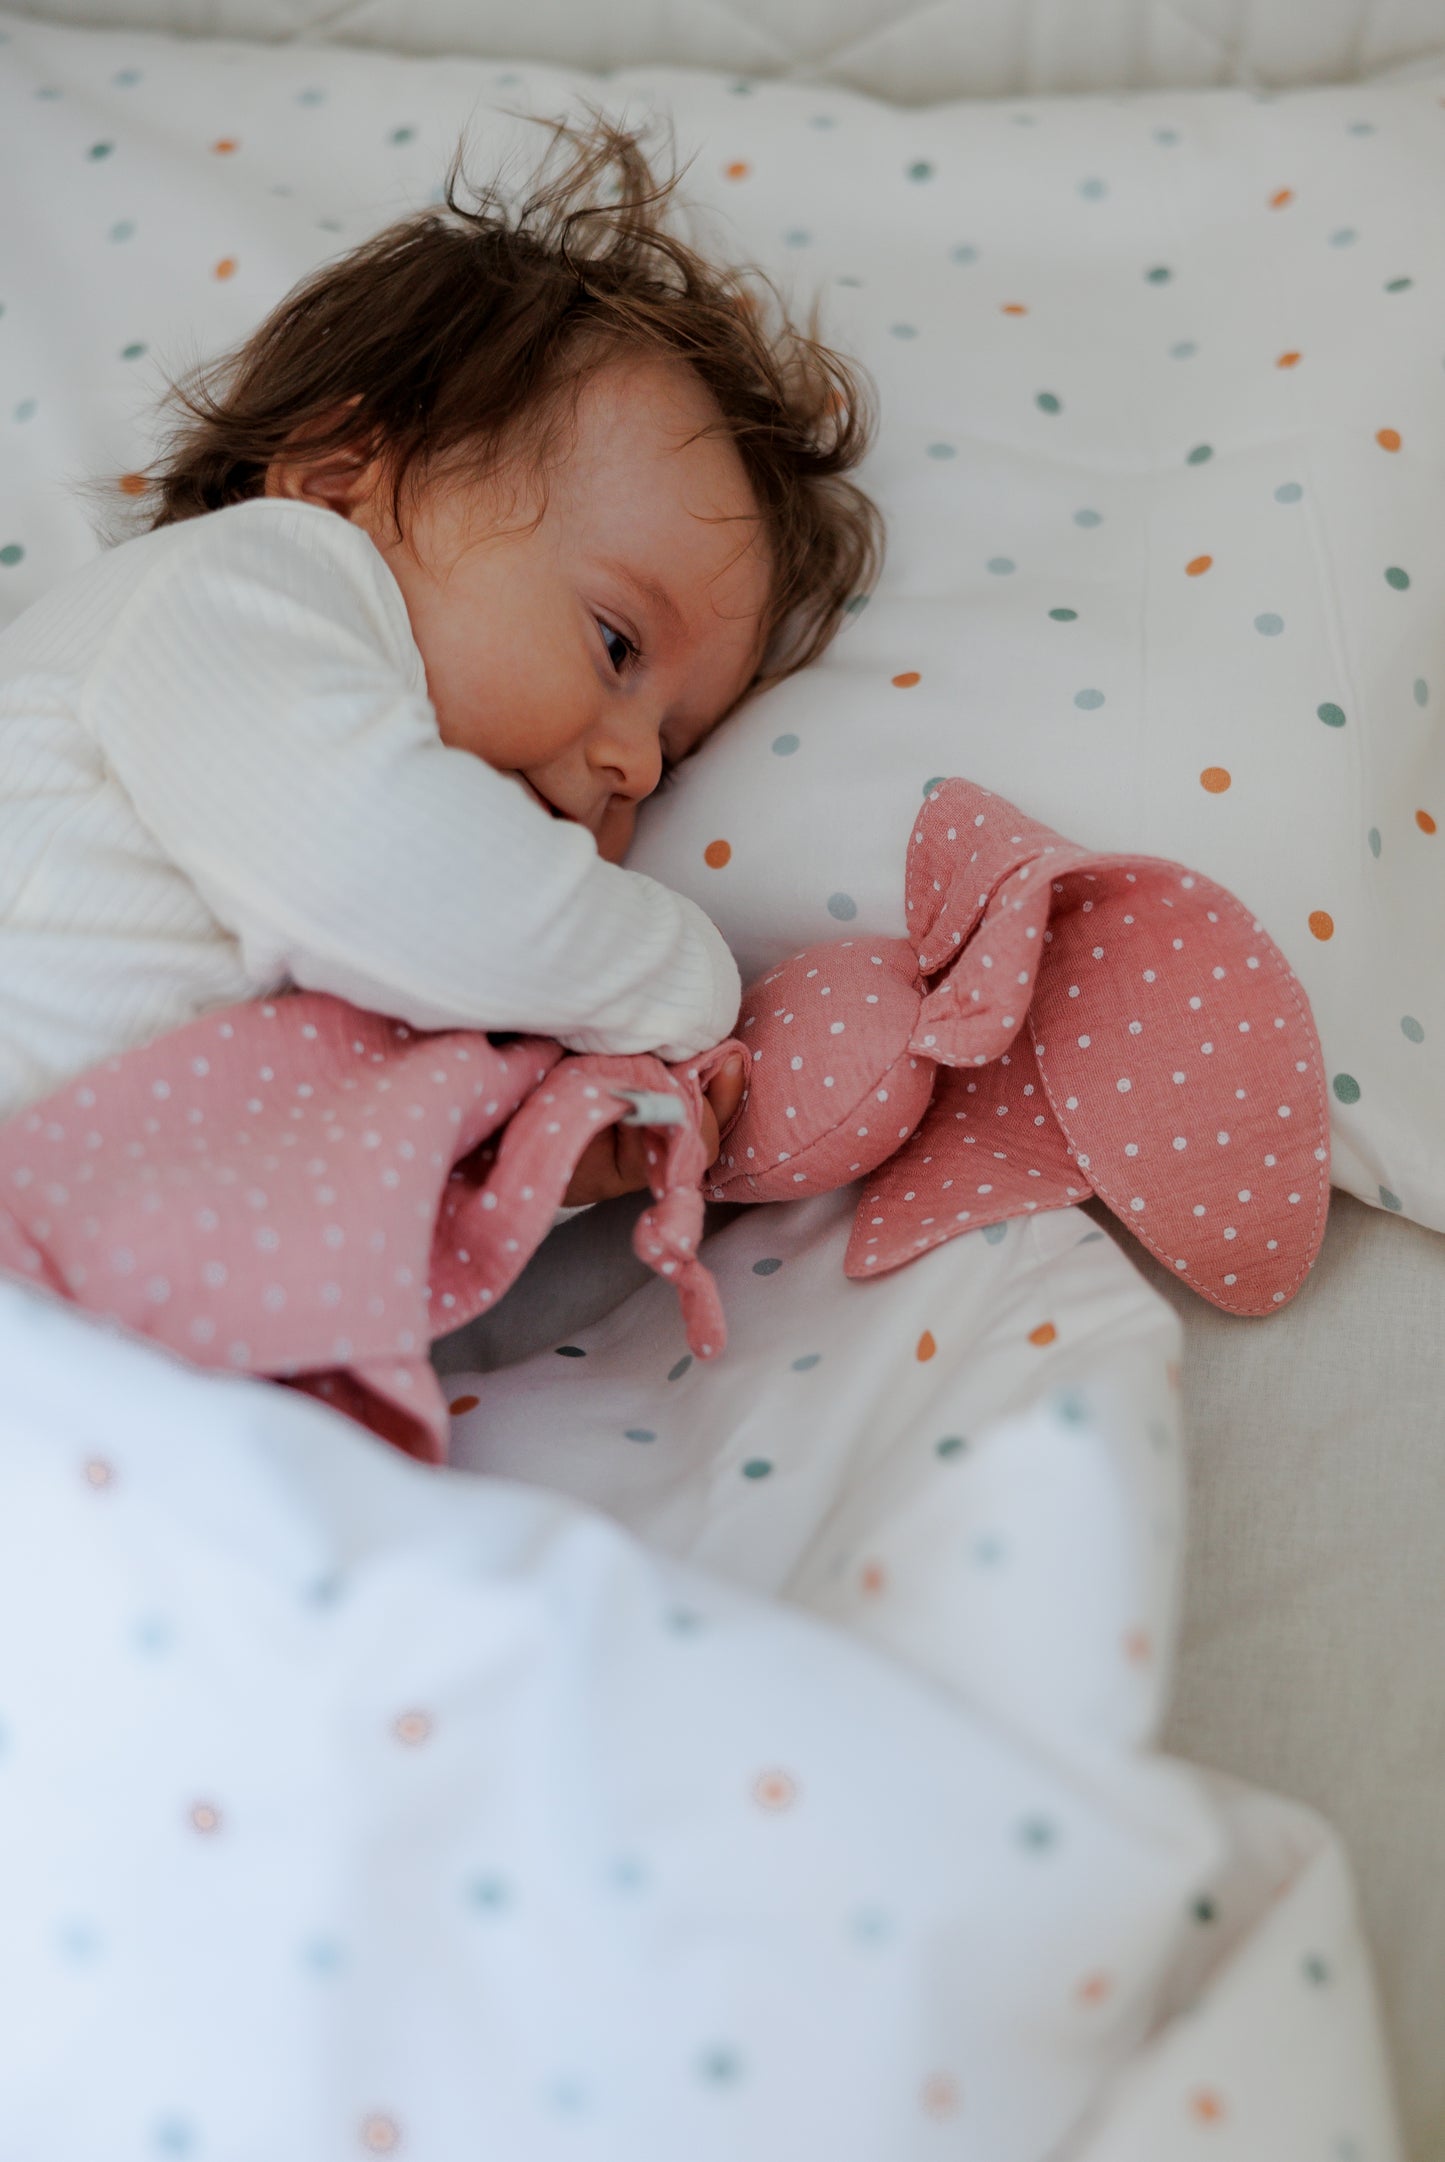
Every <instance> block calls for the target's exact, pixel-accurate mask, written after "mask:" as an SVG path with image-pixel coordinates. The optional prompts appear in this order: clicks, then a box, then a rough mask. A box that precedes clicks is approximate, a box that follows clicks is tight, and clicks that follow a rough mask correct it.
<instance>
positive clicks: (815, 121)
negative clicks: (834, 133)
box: [808, 113, 838, 128]
mask: <svg viewBox="0 0 1445 2162" xmlns="http://www.w3.org/2000/svg"><path fill="white" fill-rule="evenodd" d="M837 125H838V123H837V121H836V120H835V119H834V117H833V115H832V114H831V113H814V115H813V117H812V119H811V120H810V121H809V122H808V126H809V127H810V128H835V127H836V126H837Z"/></svg>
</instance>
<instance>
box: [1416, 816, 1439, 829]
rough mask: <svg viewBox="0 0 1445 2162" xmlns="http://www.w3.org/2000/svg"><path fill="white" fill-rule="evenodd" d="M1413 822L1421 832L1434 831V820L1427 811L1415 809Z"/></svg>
mask: <svg viewBox="0 0 1445 2162" xmlns="http://www.w3.org/2000/svg"><path fill="white" fill-rule="evenodd" d="M1415 823H1416V825H1417V826H1418V827H1419V828H1420V831H1421V832H1422V833H1433V832H1434V831H1435V821H1434V819H1433V818H1432V817H1431V816H1430V813H1429V812H1428V811H1417V812H1416V813H1415Z"/></svg>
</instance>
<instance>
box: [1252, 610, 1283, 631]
mask: <svg viewBox="0 0 1445 2162" xmlns="http://www.w3.org/2000/svg"><path fill="white" fill-rule="evenodd" d="M1254 627H1255V629H1256V630H1257V631H1258V632H1259V635H1260V637H1261V638H1278V636H1279V634H1280V632H1281V631H1282V630H1283V629H1284V617H1283V616H1277V615H1275V614H1274V612H1273V611H1272V610H1267V611H1266V612H1265V614H1264V615H1262V616H1256V617H1255V619H1254Z"/></svg>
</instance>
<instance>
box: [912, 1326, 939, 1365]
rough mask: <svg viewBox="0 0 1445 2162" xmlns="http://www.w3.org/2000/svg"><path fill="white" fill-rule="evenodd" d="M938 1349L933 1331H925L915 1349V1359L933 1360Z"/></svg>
mask: <svg viewBox="0 0 1445 2162" xmlns="http://www.w3.org/2000/svg"><path fill="white" fill-rule="evenodd" d="M937 1349H938V1346H937V1344H935V1342H934V1341H933V1331H932V1329H925V1330H924V1332H923V1334H922V1336H920V1337H919V1339H918V1342H917V1344H916V1346H915V1347H914V1352H913V1356H914V1358H915V1359H931V1358H932V1357H933V1354H934V1352H935V1351H937Z"/></svg>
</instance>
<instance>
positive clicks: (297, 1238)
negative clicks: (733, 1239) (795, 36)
mask: <svg viewBox="0 0 1445 2162" xmlns="http://www.w3.org/2000/svg"><path fill="white" fill-rule="evenodd" d="M905 898H906V903H907V917H908V928H909V937H908V939H907V940H906V941H905V940H898V939H856V938H854V939H844V940H842V941H841V942H837V943H834V944H830V945H827V946H818V947H814V948H812V949H810V950H809V951H808V952H806V953H802V954H798V955H795V956H794V958H793V960H791V961H790V962H788V963H787V964H786V966H784V967H783V968H780V969H775V970H773V971H772V972H771V973H770V974H769V975H768V976H766V977H765V978H764V979H763V981H762V982H761V983H760V984H757V985H755V986H753V988H752V989H751V990H750V991H749V992H748V994H747V995H746V997H745V1000H744V1005H743V1013H742V1017H741V1020H740V1024H739V1031H738V1037H739V1038H740V1039H741V1043H740V1042H739V1041H738V1040H737V1039H733V1038H730V1039H728V1040H727V1041H726V1042H724V1043H721V1044H719V1045H718V1046H716V1048H715V1049H713V1050H712V1051H709V1052H708V1053H707V1054H706V1055H705V1056H704V1057H702V1058H699V1059H697V1060H694V1061H692V1062H690V1063H688V1064H686V1065H684V1066H680V1067H667V1066H664V1065H662V1064H661V1063H660V1062H659V1061H658V1060H657V1059H654V1058H646V1057H638V1058H594V1057H570V1056H567V1055H565V1054H564V1053H563V1052H562V1051H561V1049H560V1047H559V1046H558V1045H557V1044H555V1043H550V1042H547V1041H545V1040H544V1039H541V1038H536V1037H530V1038H517V1039H513V1040H510V1041H507V1040H493V1039H491V1038H488V1037H487V1036H484V1035H480V1034H476V1033H472V1032H461V1033H449V1034H440V1035H418V1034H417V1033H416V1032H415V1031H413V1030H411V1029H409V1028H406V1027H405V1026H403V1025H402V1024H400V1023H397V1022H393V1021H387V1020H383V1019H380V1018H378V1017H377V1016H376V1015H373V1014H365V1013H360V1012H358V1011H357V1010H356V1009H355V1008H354V1007H351V1006H348V1005H345V1004H343V1003H342V1001H340V1000H339V999H334V998H329V997H325V996H322V995H320V994H309V993H308V994H299V993H298V994H294V995H289V996H286V997H282V998H277V999H271V1000H267V1001H265V1002H264V1003H258V1004H254V1005H248V1006H239V1007H233V1008H231V1009H229V1010H228V1011H227V1012H225V1013H220V1014H213V1015H210V1016H208V1017H206V1018H205V1019H203V1020H201V1021H197V1022H194V1023H192V1024H191V1025H190V1026H189V1027H187V1028H184V1029H181V1030H178V1031H177V1032H176V1033H175V1034H174V1035H171V1036H167V1037H164V1038H162V1039H161V1041H160V1042H158V1043H155V1044H152V1045H150V1046H148V1047H147V1048H145V1049H143V1050H138V1051H132V1052H129V1053H127V1054H126V1055H125V1056H124V1057H122V1058H118V1059H111V1060H110V1061H108V1062H107V1063H106V1064H105V1065H104V1066H101V1067H98V1068H96V1069H95V1070H94V1071H93V1072H91V1073H89V1074H87V1075H86V1076H84V1077H83V1079H82V1080H81V1081H79V1082H76V1083H72V1084H70V1085H68V1086H67V1087H65V1088H63V1089H61V1090H60V1091H58V1092H57V1093H56V1094H55V1095H54V1096H52V1097H51V1098H50V1099H49V1100H48V1101H47V1102H45V1103H43V1104H41V1105H39V1106H38V1107H37V1108H36V1109H34V1110H32V1111H29V1112H27V1113H23V1114H21V1115H19V1116H17V1117H16V1118H13V1119H11V1120H10V1121H8V1123H7V1124H5V1125H4V1126H3V1127H0V1268H5V1269H9V1270H11V1271H12V1272H14V1273H16V1274H19V1275H23V1276H26V1277H28V1278H30V1279H31V1280H32V1281H36V1282H40V1283H43V1284H45V1285H47V1286H48V1287H49V1288H50V1289H51V1290H52V1291H53V1292H55V1293H57V1294H58V1295H59V1296H61V1297H63V1298H68V1299H72V1300H74V1301H76V1302H77V1303H78V1304H80V1305H83V1306H86V1307H88V1308H90V1309H92V1310H93V1311H95V1312H97V1313H100V1314H104V1315H109V1316H112V1317H114V1318H115V1319H117V1320H119V1321H121V1322H124V1323H125V1324H126V1325H127V1326H128V1327H130V1328H132V1329H136V1330H138V1331H140V1332H141V1333H142V1334H144V1335H147V1336H150V1337H154V1338H155V1339H156V1340H157V1341H159V1342H161V1343H163V1344H166V1345H168V1346H169V1347H170V1348H171V1349H172V1350H174V1351H176V1352H179V1353H181V1354H182V1355H183V1356H185V1357H186V1358H188V1359H191V1360H193V1361H196V1362H197V1363H199V1364H202V1365H208V1366H219V1367H228V1368H231V1369H234V1370H237V1371H242V1372H248V1373H257V1374H266V1375H270V1376H273V1377H275V1378H276V1379H279V1380H285V1381H289V1382H291V1383H293V1384H294V1385H295V1386H297V1387H301V1388H306V1389H309V1390H311V1391H313V1392H314V1393H316V1394H319V1395H321V1396H323V1397H326V1398H327V1399H328V1400H329V1401H330V1402H332V1403H334V1404H336V1405H337V1406H338V1407H339V1408H341V1409H343V1410H346V1411H348V1412H350V1413H351V1414H352V1415H353V1416H354V1417H356V1418H358V1419H360V1420H362V1421H363V1422H364V1423H365V1424H367V1425H368V1426H370V1427H372V1428H373V1429H374V1430H375V1431H376V1432H377V1433H380V1434H382V1435H384V1436H385V1437H386V1438H388V1439H390V1440H393V1441H396V1442H398V1443H399V1444H400V1445H401V1446H402V1447H404V1448H406V1449H409V1450H411V1451H412V1452H413V1453H414V1454H416V1455H419V1456H422V1457H426V1458H429V1459H432V1460H440V1459H442V1458H443V1457H444V1456H445V1454H446V1441H447V1407H446V1405H445V1403H444V1402H443V1399H442V1395H441V1391H440V1388H439V1385H438V1383H437V1381H436V1379H435V1376H434V1375H433V1372H432V1369H431V1366H430V1364H429V1362H428V1358H427V1352H428V1348H429V1346H430V1343H431V1341H432V1339H433V1338H434V1337H436V1336H439V1335H442V1334H444V1333H446V1332H447V1331H449V1330H451V1329H454V1328H458V1327H460V1326H461V1325H462V1324H463V1323H464V1322H466V1321H468V1320H470V1319H471V1318H472V1317H473V1316H475V1315H476V1314H479V1313H481V1312H483V1311H485V1309H486V1308H487V1307H488V1306H490V1305H491V1304H493V1303H494V1302H495V1300H497V1299H498V1298H500V1297H501V1295H502V1293H503V1292H504V1291H505V1290H506V1289H507V1288H508V1286H509V1285H510V1284H511V1283H512V1282H513V1281H514V1280H515V1278H516V1277H517V1275H518V1274H519V1273H520V1271H521V1269H522V1267H523V1266H524V1264H525V1263H526V1261H527V1260H528V1259H529V1257H530V1256H531V1254H532V1253H533V1252H534V1250H535V1248H536V1247H537V1245H538V1244H539V1242H540V1241H541V1239H542V1238H543V1237H544V1236H545V1234H546V1232H547V1230H548V1228H549V1226H550V1224H551V1222H552V1220H553V1215H554V1211H555V1209H556V1206H557V1204H558V1202H559V1201H560V1200H561V1197H562V1194H563V1193H564V1191H565V1189H566V1186H567V1183H568V1180H569V1178H570V1176H571V1173H572V1170H573V1167H574V1165H575V1164H576V1162H577V1159H578V1157H579V1156H580V1155H581V1153H582V1151H583V1149H584V1148H585V1147H586V1145H587V1143H588V1142H589V1141H590V1140H591V1138H592V1136H593V1135H594V1134H595V1133H597V1132H598V1131H599V1130H600V1129H601V1128H602V1127H603V1126H604V1125H607V1124H609V1123H614V1122H616V1121H618V1120H619V1119H622V1118H623V1117H627V1118H629V1119H630V1120H631V1121H632V1122H633V1123H641V1124H643V1125H645V1126H647V1127H649V1128H650V1129H652V1132H651V1138H650V1141H649V1145H648V1167H649V1180H650V1184H651V1188H652V1194H653V1204H652V1206H651V1207H650V1208H648V1209H647V1210H645V1211H644V1213H643V1215H642V1216H641V1217H640V1218H639V1220H638V1223H637V1226H636V1230H635V1232H634V1245H635V1247H636V1250H637V1252H638V1253H639V1255H640V1256H641V1257H642V1258H643V1259H644V1260H645V1261H647V1262H648V1263H649V1264H650V1265H651V1266H652V1267H653V1268H654V1269H656V1270H657V1272H658V1273H659V1274H660V1275H662V1276H664V1277H666V1278H668V1279H669V1280H670V1281H671V1282H672V1283H673V1284H674V1285H675V1286H676V1288H677V1291H678V1295H679V1298H680V1300H681V1304H682V1311H683V1318H684V1322H685V1325H686V1328H687V1332H688V1342H689V1344H690V1345H691V1347H692V1349H693V1351H694V1352H695V1353H696V1354H697V1356H699V1357H700V1358H704V1359H705V1358H711V1357H714V1356H716V1354H717V1353H718V1352H719V1351H721V1349H722V1348H723V1344H724V1342H725V1337H724V1328H723V1318H722V1313H721V1309H720V1306H719V1302H718V1297H717V1291H716V1287H715V1286H714V1284H713V1282H712V1279H711V1277H710V1276H709V1274H708V1272H707V1270H706V1269H705V1268H704V1267H703V1265H702V1263H701V1262H700V1260H699V1259H698V1252H697V1249H698V1244H699V1240H700V1237H701V1231H702V1210H703V1203H702V1192H701V1187H702V1184H703V1180H704V1174H706V1183H707V1189H708V1191H709V1192H710V1193H711V1194H712V1195H713V1196H714V1197H715V1198H717V1199H719V1200H734V1201H772V1200H781V1199H793V1198H798V1197H801V1196H805V1195H809V1194H816V1193H823V1192H827V1191H829V1190H830V1189H831V1188H834V1187H837V1186H841V1185H845V1184H847V1183H848V1182H849V1181H850V1180H852V1179H861V1180H862V1181H863V1182H864V1194H863V1199H862V1201H861V1202H860V1204H859V1208H858V1212H857V1217H856V1221H855V1225H854V1230H853V1236H852V1240H851V1243H850V1245H849V1248H848V1254H847V1260H846V1267H847V1270H848V1273H849V1274H850V1275H853V1276H861V1277H866V1276H868V1275H870V1274H878V1273H881V1272H882V1271H884V1270H886V1269H890V1268H896V1267H897V1266H899V1264H900V1263H903V1262H906V1261H909V1260H912V1259H913V1258H914V1257H915V1256H916V1255H917V1254H919V1253H922V1252H924V1251H925V1250H926V1249H927V1248H929V1247H931V1246H936V1245H937V1244H939V1243H940V1241H942V1240H944V1239H948V1238H954V1237H957V1236H958V1234H959V1233H960V1232H962V1231H972V1230H977V1229H979V1228H981V1227H983V1226H985V1225H988V1224H990V1223H996V1222H997V1221H999V1219H1000V1218H1002V1217H1007V1216H1017V1215H1023V1214H1025V1213H1028V1212H1030V1211H1033V1210H1037V1209H1053V1208H1065V1207H1067V1206H1069V1204H1070V1203H1072V1202H1075V1201H1078V1200H1082V1199H1084V1198H1085V1197H1086V1196H1088V1195H1089V1194H1091V1193H1093V1194H1098V1195H1099V1196H1100V1198H1101V1199H1103V1200H1104V1201H1106V1202H1107V1203H1108V1205H1109V1207H1110V1208H1111V1209H1113V1211H1114V1212H1115V1214H1116V1215H1117V1216H1118V1217H1119V1219H1120V1221H1121V1222H1122V1223H1124V1224H1125V1225H1126V1226H1127V1227H1128V1229H1129V1230H1130V1231H1131V1232H1132V1233H1133V1234H1134V1235H1135V1236H1136V1237H1137V1238H1139V1239H1141V1240H1143V1242H1144V1243H1145V1244H1146V1245H1147V1246H1148V1247H1150V1248H1151V1250H1152V1251H1153V1252H1154V1253H1155V1254H1156V1255H1158V1256H1159V1258H1160V1259H1161V1260H1162V1261H1163V1262H1164V1263H1165V1265H1166V1266H1167V1267H1168V1268H1170V1269H1171V1270H1172V1271H1174V1273H1175V1274H1176V1275H1177V1276H1178V1277H1179V1279H1180V1280H1181V1281H1182V1282H1185V1283H1188V1284H1190V1285H1191V1286H1192V1287H1193V1288H1194V1289H1195V1290H1196V1291H1198V1292H1200V1293H1201V1294H1202V1295H1203V1296H1204V1297H1205V1298H1207V1299H1211V1300H1213V1301H1214V1302H1215V1303H1216V1304H1217V1305H1219V1306H1223V1307H1225V1308H1227V1309H1229V1310H1230V1311H1232V1312H1234V1313H1239V1314H1269V1313H1273V1312H1276V1311H1277V1310H1278V1308H1279V1307H1280V1306H1282V1305H1283V1304H1284V1303H1285V1301H1286V1300H1288V1299H1289V1298H1290V1297H1291V1296H1292V1295H1293V1293H1294V1292H1295V1291H1296V1290H1297V1289H1298V1287H1299V1285H1300V1284H1301V1283H1302V1282H1303V1280H1304V1277H1305V1275H1306V1273H1307V1271H1308V1270H1309V1268H1310V1267H1311V1266H1312V1264H1313V1261H1314V1258H1315V1255H1316V1253H1317V1252H1318V1249H1319V1243H1320V1238H1321V1236H1322V1233H1323V1228H1324V1219H1325V1210H1326V1205H1327V1200H1328V1180H1329V1128H1328V1119H1327V1116H1326V1098H1325V1083H1324V1071H1323V1065H1322V1061H1321V1058H1320V1048H1319V1042H1318V1039H1317V1037H1316V1034H1315V1029H1314V1023H1313V1020H1312V1019H1311V1016H1310V1011H1309V1006H1308V1004H1307V1002H1306V1000H1305V997H1304V994H1303V992H1302V991H1301V989H1300V987H1299V985H1298V983H1297V982H1296V981H1295V979H1294V977H1293V975H1292V974H1291V972H1290V970H1289V967H1288V964H1287V963H1286V961H1285V959H1284V957H1283V955H1282V954H1281V953H1280V952H1279V949H1278V948H1277V947H1276V946H1275V945H1274V944H1273V942H1272V941H1271V940H1270V938H1269V937H1268V936H1267V935H1266V934H1265V932H1264V930H1263V928H1262V927H1261V925H1260V924H1259V923H1258V922H1257V921H1256V920H1255V919H1254V918H1253V917H1252V916H1251V915H1250V913H1249V911H1248V910H1247V909H1246V908H1245V907H1244V906H1243V905H1242V903H1240V902H1239V901H1238V900H1236V899H1235V898H1234V896H1233V895H1231V894H1229V893H1226V892H1225V891H1224V890H1223V888H1222V887H1219V886H1216V885H1215V884H1213V882H1212V881H1211V880H1209V879H1206V878H1204V877H1202V876H1200V875H1199V874H1197V873H1195V872H1192V871H1188V870H1186V869H1185V868H1184V867H1183V866H1182V865H1180V864H1176V863H1167V862H1161V861H1158V860H1156V859H1153V858H1149V857H1142V856H1120V855H1113V856H1106V855H1099V854H1096V853H1094V852H1092V851H1090V850H1088V849H1085V848H1082V847H1079V846H1077V845H1076V844H1074V843H1072V842H1069V841H1065V840H1063V839H1061V838H1060V836H1059V835H1057V834H1055V833H1052V832H1050V831H1049V829H1048V828H1047V827H1045V826H1041V825H1039V824H1038V823H1037V822H1036V821H1034V820H1032V819H1029V818H1026V817H1025V816H1024V814H1023V813H1022V812H1020V811H1018V810H1017V809H1015V807H1014V806H1013V805H1012V804H1009V803H1006V802H1004V801H1003V799H1002V798H1000V797H998V796H994V795H991V794H990V793H989V792H988V791H987V790H986V789H981V788H976V787H974V786H973V785H972V784H971V783H969V782H965V781H947V782H944V783H942V784H940V785H939V786H938V787H937V788H935V789H934V790H933V791H932V792H931V794H930V796H929V798H928V801H927V802H926V804H925V805H924V808H923V810H922V812H921V813H920V814H919V817H918V820H917V823H916V825H915V827H914V830H913V833H912V836H911V839H910V842H909V847H908V857H907V869H906V881H905ZM739 1048H743V1049H745V1050H746V1051H747V1052H748V1053H749V1054H750V1062H749V1076H750V1079H749V1084H748V1089H747V1092H746V1094H745V1096H744V1099H743V1102H742V1105H741V1107H740V1109H739V1111H738V1113H737V1115H736V1117H735V1118H734V1119H733V1120H732V1121H731V1122H730V1124H729V1126H728V1127H727V1129H726V1130H725V1132H724V1135H723V1141H722V1151H721V1155H720V1157H719V1159H718V1161H717V1162H716V1163H715V1164H713V1165H712V1166H711V1168H710V1169H709V1167H708V1166H707V1164H706V1162H705V1147H704V1143H703V1140H702V1137H701V1119H702V1099H703V1091H704V1090H705V1088H706V1087H707V1085H708V1083H709V1082H710V1081H711V1080H712V1079H713V1077H714V1075H715V1074H716V1073H717V1071H718V1069H719V1068H720V1066H721V1065H722V1063H723V1062H724V1060H725V1059H726V1058H727V1056H728V1055H729V1053H731V1052H735V1051H736V1050H738V1049H739Z"/></svg>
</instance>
